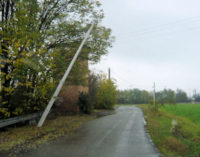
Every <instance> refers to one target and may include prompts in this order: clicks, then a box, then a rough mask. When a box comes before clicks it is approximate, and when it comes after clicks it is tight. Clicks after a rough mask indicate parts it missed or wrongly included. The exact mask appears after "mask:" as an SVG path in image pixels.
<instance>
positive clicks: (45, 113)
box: [37, 23, 94, 127]
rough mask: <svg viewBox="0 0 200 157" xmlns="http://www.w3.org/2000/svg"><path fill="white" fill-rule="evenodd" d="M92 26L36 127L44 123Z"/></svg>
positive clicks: (90, 29)
mask: <svg viewBox="0 0 200 157" xmlns="http://www.w3.org/2000/svg"><path fill="white" fill-rule="evenodd" d="M93 27H94V23H93V24H92V25H91V27H90V28H89V30H88V32H87V33H86V35H85V38H84V39H83V41H82V42H81V45H80V46H79V48H78V50H77V52H76V54H75V55H74V57H73V59H72V61H71V63H70V65H69V67H68V68H67V70H66V71H65V74H64V76H63V78H62V79H61V80H60V83H59V85H58V86H57V88H56V90H55V92H54V94H53V96H52V97H51V99H50V101H49V104H48V105H47V107H46V109H45V111H44V112H43V114H42V117H41V118H40V120H39V122H38V125H37V126H38V127H41V126H42V125H43V123H44V121H45V119H46V117H47V115H48V113H49V111H50V110H51V107H52V106H53V104H54V102H55V100H56V98H57V96H58V94H59V92H60V90H61V88H62V87H63V85H64V83H65V81H66V79H67V77H68V75H69V73H70V71H71V69H72V67H73V65H74V63H75V61H76V59H77V57H78V55H79V54H80V52H81V49H82V47H83V45H84V44H85V42H86V40H87V38H88V36H89V35H90V32H91V31H92V29H93Z"/></svg>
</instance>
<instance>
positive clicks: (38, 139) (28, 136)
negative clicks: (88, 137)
mask: <svg viewBox="0 0 200 157" xmlns="http://www.w3.org/2000/svg"><path fill="white" fill-rule="evenodd" d="M94 117H95V116H90V115H74V116H61V117H57V118H56V119H53V120H47V121H46V122H45V124H44V126H43V127H41V128H37V127H36V126H23V127H18V128H11V129H9V130H8V131H5V132H0V152H1V153H2V154H13V153H20V152H22V151H23V152H26V151H28V150H30V149H33V148H36V147H37V146H38V145H40V144H43V143H45V142H47V141H51V140H53V139H55V138H58V137H61V136H64V135H69V134H71V133H73V132H74V131H75V130H77V129H78V128H80V126H81V125H82V124H83V123H84V122H86V121H89V120H91V119H94ZM1 153H0V154H1Z"/></svg>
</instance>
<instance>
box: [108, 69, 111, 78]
mask: <svg viewBox="0 0 200 157" xmlns="http://www.w3.org/2000/svg"><path fill="white" fill-rule="evenodd" d="M110 76H111V75H110V68H108V79H109V80H110Z"/></svg>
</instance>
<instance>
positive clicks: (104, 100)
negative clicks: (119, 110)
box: [96, 77, 117, 109]
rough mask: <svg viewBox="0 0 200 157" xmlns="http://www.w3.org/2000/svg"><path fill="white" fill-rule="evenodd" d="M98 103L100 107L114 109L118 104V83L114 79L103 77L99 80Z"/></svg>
mask: <svg viewBox="0 0 200 157" xmlns="http://www.w3.org/2000/svg"><path fill="white" fill-rule="evenodd" d="M97 96H98V104H97V106H96V108H99V109H113V106H114V105H115V104H116V99H117V90H116V85H115V83H114V82H113V81H112V80H108V79H106V78H105V77H102V78H101V79H100V82H99V88H98V91H97Z"/></svg>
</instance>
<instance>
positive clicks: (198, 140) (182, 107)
mask: <svg viewBox="0 0 200 157" xmlns="http://www.w3.org/2000/svg"><path fill="white" fill-rule="evenodd" d="M139 107H141V108H142V109H143V111H144V114H145V118H146V120H147V129H148V131H149V133H150V135H151V137H152V139H153V141H154V143H155V145H156V146H157V147H158V149H159V150H160V151H161V153H162V154H163V155H164V156H166V157H200V104H177V105H175V106H174V105H165V106H164V107H160V108H159V110H158V111H154V110H153V109H152V108H151V107H149V106H148V105H142V106H139Z"/></svg>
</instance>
